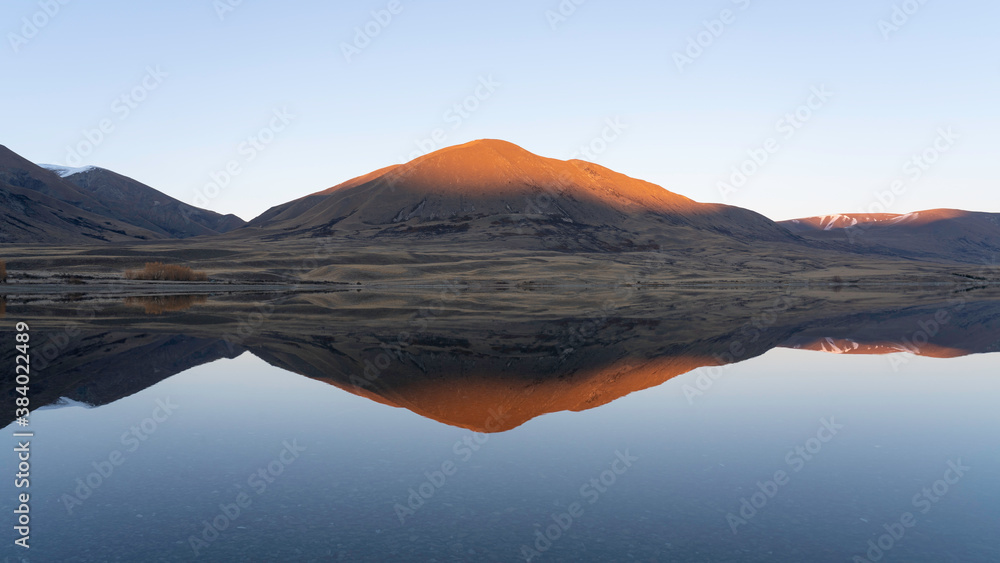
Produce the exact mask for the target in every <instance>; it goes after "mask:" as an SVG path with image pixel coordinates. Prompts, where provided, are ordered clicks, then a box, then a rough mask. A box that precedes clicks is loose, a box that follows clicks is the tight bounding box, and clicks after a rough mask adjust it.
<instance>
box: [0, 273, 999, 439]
mask: <svg viewBox="0 0 1000 563" xmlns="http://www.w3.org/2000/svg"><path fill="white" fill-rule="evenodd" d="M248 297H252V299H248ZM7 316H8V318H10V317H15V316H16V317H17V319H18V320H24V321H27V322H29V323H30V324H31V325H32V330H33V331H34V337H35V343H36V345H35V347H34V348H33V358H32V364H33V366H34V367H35V368H36V370H37V375H36V378H35V379H34V389H33V391H34V393H35V398H34V399H33V401H32V404H33V405H34V406H35V407H36V408H38V407H42V406H46V405H51V404H55V403H57V402H58V401H60V400H62V399H69V400H72V401H78V402H81V403H86V404H90V405H102V404H108V403H110V402H113V401H115V400H118V399H120V398H122V397H125V396H128V395H130V394H132V393H135V392H137V391H140V390H142V389H145V388H147V387H149V386H151V385H153V384H155V383H157V382H159V381H162V380H163V379H166V378H168V377H170V376H172V375H175V374H178V373H181V372H183V371H185V370H187V369H191V368H193V367H196V366H199V365H202V364H205V363H209V362H212V361H216V360H220V359H226V358H229V359H231V358H235V357H237V356H239V355H241V354H243V353H245V352H250V353H252V354H253V355H255V356H257V357H258V358H260V359H262V360H264V361H265V362H267V363H269V364H271V365H273V366H276V367H278V368H281V369H283V370H286V371H289V372H293V373H296V374H299V375H302V376H305V377H309V378H312V379H316V380H319V381H323V382H325V383H328V384H330V385H333V386H336V387H338V388H340V389H342V390H344V391H347V392H350V393H353V394H356V395H359V396H362V397H366V398H368V399H370V400H372V401H376V402H379V403H382V404H386V405H390V406H393V407H398V408H406V409H409V410H411V411H413V412H415V413H417V414H419V415H421V416H424V417H427V418H430V419H433V420H437V421H439V422H441V423H444V424H448V425H452V426H457V427H462V428H467V429H470V430H475V431H480V432H504V431H507V430H510V429H512V428H516V427H518V426H520V425H522V424H524V423H525V422H527V421H529V420H531V419H533V418H535V417H537V416H540V415H543V414H546V413H551V412H559V411H582V410H588V409H592V408H596V407H599V406H601V405H604V404H607V403H610V402H612V401H614V400H616V399H618V398H620V397H623V396H625V395H628V394H629V393H632V392H635V391H639V390H642V389H647V388H650V387H655V386H657V385H660V384H662V383H664V382H666V381H668V380H670V379H672V378H674V377H677V376H678V375H681V374H684V373H688V372H690V371H692V370H695V369H698V368H702V367H713V366H720V365H727V364H732V363H738V362H742V361H745V360H748V359H751V358H754V357H757V356H760V355H761V354H764V353H766V352H767V351H769V350H772V349H774V348H778V347H785V348H795V349H802V350H812V351H815V352H828V353H838V354H895V353H899V352H908V353H913V354H918V355H922V356H929V357H936V358H953V357H959V356H963V355H968V354H978V353H990V352H996V351H998V348H1000V292H998V291H994V290H992V289H990V288H987V289H981V290H975V291H950V292H940V291H938V292H926V291H916V290H914V291H908V292H907V291H900V292H896V293H884V292H875V291H865V290H863V289H858V288H855V289H851V290H848V291H839V292H833V291H822V290H816V289H806V288H800V289H794V288H785V289H784V290H783V291H777V292H767V291H756V292H753V291H751V292H747V291H743V292H735V291H724V290H717V291H699V290H694V289H691V290H673V291H644V290H637V289H635V288H618V289H616V290H606V291H598V290H593V289H588V290H586V291H575V292H573V291H566V292H561V293H549V292H522V291H517V292H491V293H477V292H473V291H469V290H468V288H467V287H464V286H459V285H455V286H450V287H445V288H443V289H439V290H431V291H426V290H425V291H413V292H396V293H383V292H371V291H341V292H323V293H319V292H315V293H291V294H274V293H260V294H255V295H252V296H247V295H231V294H220V295H212V296H205V295H173V296H158V297H150V296H145V297H141V298H140V297H128V298H125V299H124V300H123V299H121V298H118V299H86V298H82V297H81V298H78V299H77V300H75V301H74V300H66V301H45V302H32V301H27V302H20V301H16V300H9V301H8V303H7ZM9 354H10V352H4V355H9ZM11 361H12V360H11ZM5 392H7V393H8V394H12V393H14V389H13V388H12V387H11V385H7V384H5ZM496 413H501V414H503V417H502V419H503V423H502V424H500V425H499V426H497V425H494V424H490V425H487V421H488V420H492V418H491V417H493V418H495V415H496ZM5 422H10V421H5ZM488 426H489V427H488Z"/></svg>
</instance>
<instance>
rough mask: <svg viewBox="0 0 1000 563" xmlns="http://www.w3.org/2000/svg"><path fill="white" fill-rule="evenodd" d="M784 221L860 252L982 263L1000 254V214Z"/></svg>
mask: <svg viewBox="0 0 1000 563" xmlns="http://www.w3.org/2000/svg"><path fill="white" fill-rule="evenodd" d="M779 224H781V225H783V226H784V227H786V228H787V229H788V230H790V231H792V232H793V233H796V234H798V235H799V236H801V237H803V238H805V239H806V240H809V241H812V242H823V243H835V244H840V245H841V246H842V248H844V249H845V250H848V251H851V252H857V253H865V254H882V255H892V256H899V257H903V258H911V259H920V260H932V261H946V262H965V263H972V264H982V265H985V264H995V262H996V260H997V257H998V256H1000V213H981V212H974V211H961V210H958V209H931V210H927V211H917V212H914V213H906V214H901V215H900V214H891V213H848V214H843V215H825V216H821V217H808V218H805V219H793V220H790V221H782V222H780V223H779Z"/></svg>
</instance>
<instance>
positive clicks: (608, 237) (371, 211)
mask: <svg viewBox="0 0 1000 563" xmlns="http://www.w3.org/2000/svg"><path fill="white" fill-rule="evenodd" d="M248 227H249V228H250V229H254V230H255V231H254V232H255V233H256V234H258V235H260V236H264V237H265V238H267V239H269V240H281V239H287V238H311V237H326V236H336V237H341V238H344V239H355V240H361V239H365V240H371V239H375V238H378V239H383V240H384V239H400V238H406V239H409V240H413V241H414V244H415V245H419V244H420V241H421V240H427V239H430V238H433V239H435V240H436V241H461V242H466V243H468V242H472V241H476V242H500V241H502V245H503V247H504V248H527V249H544V250H559V251H591V252H593V251H597V252H602V251H627V250H652V249H657V248H660V246H661V245H662V244H664V243H678V244H681V245H684V244H689V241H690V240H693V239H699V238H701V239H704V238H705V237H708V238H714V239H723V238H726V239H730V240H736V241H742V242H749V241H784V242H795V241H796V240H797V239H796V237H795V236H794V235H792V234H791V233H789V232H788V231H787V230H786V229H785V228H783V227H781V226H778V225H777V224H775V223H774V222H773V221H771V220H770V219H767V218H766V217H764V216H762V215H759V214H757V213H754V212H752V211H749V210H746V209H741V208H738V207H731V206H726V205H716V204H704V203H698V202H695V201H692V200H690V199H688V198H686V197H684V196H681V195H678V194H675V193H672V192H669V191H667V190H665V189H663V188H661V187H660V186H657V185H655V184H651V183H649V182H644V181H641V180H636V179H634V178H630V177H628V176H625V175H623V174H619V173H617V172H613V171H611V170H609V169H607V168H604V167H601V166H598V165H596V164H592V163H589V162H584V161H580V160H570V161H560V160H556V159H551V158H544V157H540V156H537V155H534V154H532V153H530V152H528V151H526V150H524V149H522V148H520V147H518V146H517V145H514V144H511V143H508V142H505V141H497V140H480V141H473V142H471V143H466V144H464V145H458V146H454V147H449V148H445V149H442V150H439V151H437V152H434V153H431V154H428V155H425V156H422V157H419V158H417V159H415V160H413V161H411V162H409V163H407V164H402V165H398V166H391V167H388V168H384V169H382V170H378V171H376V172H373V173H371V174H367V175H365V176H361V177H359V178H355V179H354V180H351V181H348V182H345V183H343V184H340V185H338V186H334V187H333V188H330V189H328V190H324V191H321V192H317V193H314V194H312V195H309V196H306V197H303V198H300V199H297V200H295V201H292V202H289V203H286V204H283V205H279V206H277V207H273V208H271V209H269V210H268V211H266V212H265V213H263V214H262V215H260V216H259V217H257V218H256V219H254V220H253V221H251V222H250V223H249V225H248Z"/></svg>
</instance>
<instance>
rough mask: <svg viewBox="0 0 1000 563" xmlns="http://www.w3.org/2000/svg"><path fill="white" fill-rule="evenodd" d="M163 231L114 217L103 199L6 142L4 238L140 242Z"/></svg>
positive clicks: (1, 208) (0, 223) (0, 204)
mask: <svg viewBox="0 0 1000 563" xmlns="http://www.w3.org/2000/svg"><path fill="white" fill-rule="evenodd" d="M157 238H161V235H159V234H157V233H154V232H152V231H149V230H147V229H143V228H141V227H136V226H135V225H132V224H131V223H129V222H127V221H121V220H119V219H116V218H113V213H112V212H111V210H110V209H108V208H107V207H106V206H104V205H103V204H102V203H101V202H100V201H98V200H97V199H95V198H94V197H92V196H90V195H89V194H85V193H83V192H81V191H79V190H78V189H77V188H76V187H75V186H73V185H72V184H70V183H69V182H66V181H65V180H63V179H62V178H60V177H59V176H58V175H57V174H55V173H53V172H51V171H48V170H45V169H43V168H40V167H38V166H36V165H34V164H32V163H31V162H28V161H27V160H25V159H23V158H21V157H20V156H18V155H16V154H14V153H13V152H11V151H10V150H9V149H7V148H6V147H3V146H0V243H48V244H80V243H95V242H136V241H145V240H153V239H157Z"/></svg>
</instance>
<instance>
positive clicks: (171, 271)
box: [125, 262, 208, 281]
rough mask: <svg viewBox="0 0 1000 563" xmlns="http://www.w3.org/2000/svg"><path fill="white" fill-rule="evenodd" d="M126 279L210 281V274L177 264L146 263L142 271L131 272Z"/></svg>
mask: <svg viewBox="0 0 1000 563" xmlns="http://www.w3.org/2000/svg"><path fill="white" fill-rule="evenodd" d="M125 279H129V280H157V281H208V274H206V273H205V272H196V271H194V270H192V269H191V268H188V267H187V266H178V265H177V264H164V263H163V262H146V266H145V267H144V268H143V269H142V270H129V271H127V272H125Z"/></svg>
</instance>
